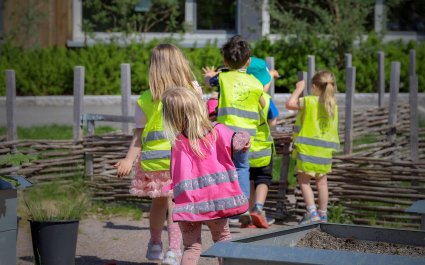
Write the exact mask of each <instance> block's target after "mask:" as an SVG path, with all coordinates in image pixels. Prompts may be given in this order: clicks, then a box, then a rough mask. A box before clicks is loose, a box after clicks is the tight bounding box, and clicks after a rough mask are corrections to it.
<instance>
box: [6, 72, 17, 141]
mask: <svg viewBox="0 0 425 265" xmlns="http://www.w3.org/2000/svg"><path fill="white" fill-rule="evenodd" d="M5 77H6V78H5V79H6V126H7V136H6V139H7V141H14V140H16V139H17V135H16V79H15V71H14V70H6V71H5Z"/></svg>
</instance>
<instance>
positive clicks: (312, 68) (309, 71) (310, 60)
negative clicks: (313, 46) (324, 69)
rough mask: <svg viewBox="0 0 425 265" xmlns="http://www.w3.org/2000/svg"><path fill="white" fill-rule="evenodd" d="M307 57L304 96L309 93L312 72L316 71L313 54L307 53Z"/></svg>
mask: <svg viewBox="0 0 425 265" xmlns="http://www.w3.org/2000/svg"><path fill="white" fill-rule="evenodd" d="M307 58H308V59H307V63H308V66H307V82H306V83H307V89H305V90H304V91H305V92H306V93H305V96H308V95H311V82H312V79H313V76H314V74H315V73H316V61H315V59H314V55H309V56H308V57H307Z"/></svg>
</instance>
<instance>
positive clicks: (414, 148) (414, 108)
mask: <svg viewBox="0 0 425 265" xmlns="http://www.w3.org/2000/svg"><path fill="white" fill-rule="evenodd" d="M409 106H410V156H411V159H412V162H418V161H419V156H418V151H419V150H418V146H419V138H418V134H419V128H418V122H419V119H418V76H416V75H411V76H410V78H409Z"/></svg>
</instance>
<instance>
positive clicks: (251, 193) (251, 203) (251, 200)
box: [249, 180, 256, 209]
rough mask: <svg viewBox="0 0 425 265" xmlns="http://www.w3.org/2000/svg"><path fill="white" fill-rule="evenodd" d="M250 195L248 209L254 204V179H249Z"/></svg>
mask: <svg viewBox="0 0 425 265" xmlns="http://www.w3.org/2000/svg"><path fill="white" fill-rule="evenodd" d="M250 190H251V192H250V196H249V209H252V208H253V207H254V205H255V197H256V192H255V187H254V181H252V180H251V181H250Z"/></svg>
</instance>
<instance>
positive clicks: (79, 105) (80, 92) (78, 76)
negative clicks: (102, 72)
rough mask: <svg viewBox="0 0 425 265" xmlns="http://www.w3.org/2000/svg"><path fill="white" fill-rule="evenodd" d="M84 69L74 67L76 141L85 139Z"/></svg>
mask: <svg viewBox="0 0 425 265" xmlns="http://www.w3.org/2000/svg"><path fill="white" fill-rule="evenodd" d="M83 98H84V67H83V66H75V67H74V141H80V140H82V139H83V133H82V129H81V125H80V117H81V114H82V112H83Z"/></svg>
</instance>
